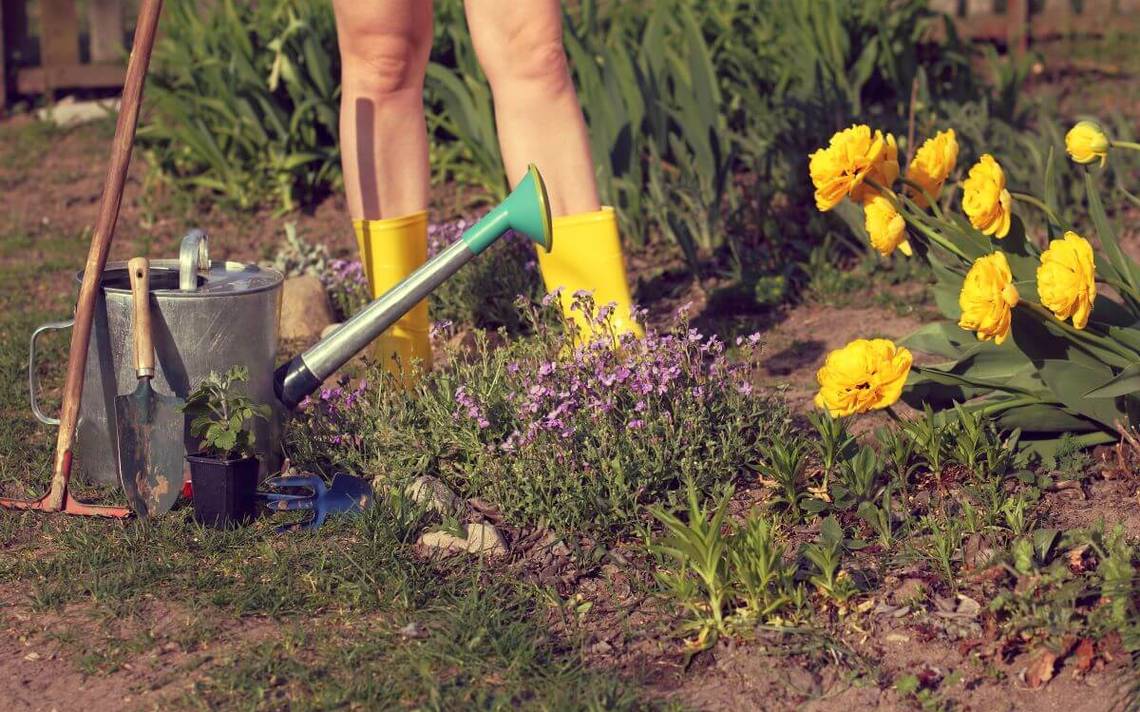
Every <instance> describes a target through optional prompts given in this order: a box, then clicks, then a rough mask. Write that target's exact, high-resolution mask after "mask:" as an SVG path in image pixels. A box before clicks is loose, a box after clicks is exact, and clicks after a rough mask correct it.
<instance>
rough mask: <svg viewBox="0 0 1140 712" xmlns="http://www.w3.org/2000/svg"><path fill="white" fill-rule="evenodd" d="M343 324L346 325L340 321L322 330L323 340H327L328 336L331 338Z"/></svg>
mask: <svg viewBox="0 0 1140 712" xmlns="http://www.w3.org/2000/svg"><path fill="white" fill-rule="evenodd" d="M343 324H344V322H342V321H338V322H336V323H335V324H329V325H328V326H326V327H325V328H323V329H321V338H322V339H323V338H325V337H326V336H329V335H330V334H332V333H333V332H334V331H336V330H337V329H339V328H340V327H341V326H342V325H343Z"/></svg>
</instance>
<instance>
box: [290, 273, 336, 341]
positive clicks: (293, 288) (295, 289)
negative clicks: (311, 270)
mask: <svg viewBox="0 0 1140 712" xmlns="http://www.w3.org/2000/svg"><path fill="white" fill-rule="evenodd" d="M332 323H333V312H332V306H330V305H329V295H328V292H326V291H325V285H323V284H321V280H319V279H317V278H316V277H314V276H313V275H310V274H305V275H301V276H300V277H290V278H289V279H286V280H285V285H284V287H283V289H282V290H281V338H282V339H315V338H317V337H318V336H320V335H321V332H322V331H324V329H325V328H326V327H327V326H328V325H329V324H332Z"/></svg>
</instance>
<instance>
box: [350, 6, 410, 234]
mask: <svg viewBox="0 0 1140 712" xmlns="http://www.w3.org/2000/svg"><path fill="white" fill-rule="evenodd" d="M333 8H334V10H335V12H336V21H337V38H338V42H339V44H340V53H341V65H342V71H341V106H340V145H341V163H342V166H343V169H344V185H345V193H346V195H347V197H348V210H349V213H350V214H351V215H352V217H353V218H354V219H358V220H359V219H361V218H365V219H369V220H375V219H379V218H391V217H399V216H402V215H407V214H409V213H414V212H416V211H419V210H424V209H425V208H426V207H427V203H428V186H429V180H430V169H429V167H428V147H427V127H426V124H425V121H424V104H423V85H424V73H425V71H426V69H427V63H428V57H429V54H430V52H431V34H432V31H431V24H432V7H431V3H430V2H424V1H423V0H333Z"/></svg>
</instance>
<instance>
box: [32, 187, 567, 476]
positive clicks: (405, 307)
mask: <svg viewBox="0 0 1140 712" xmlns="http://www.w3.org/2000/svg"><path fill="white" fill-rule="evenodd" d="M512 229H513V230H516V231H518V232H521V233H523V234H525V235H527V236H528V237H529V238H530V239H531V240H533V241H534V242H535V243H536V244H538V245H541V246H542V247H543V249H545V250H546V251H548V252H549V251H550V248H551V226H550V208H549V203H548V200H547V196H546V187H545V185H544V184H543V181H542V176H541V175H540V174H539V173H538V170H537V168H535V167H534V166H533V165H532V166H530V168H529V170H528V171H527V175H526V177H525V178H524V179H523V180H522V181H521V182H520V183H519V185H518V186H517V187H516V188H515V189H514V190H513V191H512V192H511V194H510V195H509V196H507V198H506V200H504V201H503V202H502V203H500V204H499V205H498V206H497V207H495V208H494V209H493V210H491V212H489V213H488V214H487V215H486V216H485V217H484V218H483V219H482V220H480V221H479V222H478V223H476V224H475V225H473V226H472V227H471V228H469V229H468V230H467V231H466V232H464V233H463V235H462V237H461V238H460V239H459V240H456V242H455V243H454V244H452V245H451V246H449V247H448V248H446V249H445V250H444V251H443V252H441V253H439V254H438V255H437V256H436V257H435V258H433V259H432V260H431V261H429V262H427V263H426V264H424V265H423V266H422V267H420V268H419V269H418V270H416V271H415V272H414V273H412V274H411V275H409V276H408V277H407V278H406V279H405V280H404V281H402V282H400V283H399V284H397V285H396V286H395V287H393V288H392V289H391V290H389V291H388V292H387V293H386V294H384V295H382V296H381V297H379V298H378V299H376V300H375V301H373V302H372V303H370V304H369V305H367V306H366V307H365V308H364V309H362V310H361V311H360V312H358V313H357V314H356V315H355V316H354V317H352V318H351V319H349V320H348V321H346V322H345V323H344V324H343V325H342V326H341V327H340V328H338V329H337V330H336V331H335V332H334V333H332V334H330V335H329V336H328V337H326V338H325V339H323V340H321V341H320V342H318V343H317V344H316V345H314V346H313V347H312V348H310V349H309V350H308V351H305V352H304V353H303V354H301V355H299V356H297V357H296V358H294V359H293V360H292V361H290V362H289V363H287V364H284V365H283V366H281V367H280V368H278V369H276V370H274V365H275V363H276V358H277V340H278V339H277V335H278V330H277V327H278V317H279V315H280V311H281V286H282V284H283V282H284V277H283V276H282V275H281V273H280V272H278V271H276V270H273V269H266V268H261V267H257V266H256V265H248V264H243V263H240V262H223V263H220V264H211V263H210V260H209V255H208V249H207V239H206V235H205V233H203V232H201V231H200V230H195V231H192V232H190V233H189V234H187V235H186V237H184V238H183V240H182V247H181V250H180V252H179V259H178V260H153V261H152V262H151V284H150V290H151V294H152V300H153V301H152V306H151V311H152V319H153V326H152V329H153V338H154V347H155V376H154V380H153V383H154V386H155V389H156V390H158V391H160V392H163V393H172V394H174V395H175V396H178V397H181V398H185V397H186V396H187V394H188V393H189V392H190V391H191V390H193V389H194V388H195V387H196V386H197V385H198V382H199V381H200V380H201V379H202V378H204V377H205V376H206V375H207V374H209V373H210V371H224V370H226V369H228V368H230V367H231V366H234V365H237V364H241V365H244V366H246V367H247V368H248V370H249V381H248V382H247V383H246V384H244V385H245V388H246V392H247V394H248V395H249V396H250V397H251V398H252V399H253V400H254V401H255V402H258V403H268V404H271V405H272V406H273V413H274V415H273V417H271V418H270V419H269V420H268V421H257V422H255V423H254V425H253V427H254V429H255V430H254V432H255V437H256V439H255V448H256V450H257V454H258V457H259V459H260V460H261V473H260V474H261V476H262V477H264V476H265V475H267V474H268V473H272V472H276V471H277V469H278V466H279V464H280V459H281V449H280V442H281V434H282V431H283V423H284V416H285V413H286V411H288V410H292V409H293V408H296V407H297V405H298V404H299V403H300V402H301V401H302V400H304V398H305V396H307V395H309V394H310V393H312V392H314V391H315V390H317V389H318V388H320V386H321V384H322V383H323V382H324V380H325V379H326V378H328V377H329V376H330V375H332V374H333V373H334V372H336V371H337V370H338V369H339V368H340V367H341V366H343V365H344V364H345V363H347V362H348V361H349V360H351V359H352V358H353V357H354V356H356V354H358V353H359V352H360V351H362V350H363V349H364V348H366V347H367V346H368V344H369V343H371V342H372V341H373V340H374V339H375V338H376V337H378V336H379V335H380V334H381V333H382V332H383V331H384V330H385V329H387V328H388V327H389V326H391V325H392V324H394V323H395V322H396V321H397V320H399V318H400V317H402V316H403V315H404V314H405V313H407V312H408V311H409V310H410V309H411V308H412V307H413V306H415V305H416V304H418V303H419V302H420V301H422V300H423V299H424V298H425V297H427V295H428V294H430V293H431V292H432V291H433V290H434V289H435V288H436V287H438V286H439V285H440V284H442V283H443V282H444V281H446V280H447V279H448V278H449V277H451V275H453V274H455V272H456V271H458V270H459V269H460V268H461V267H463V265H465V264H467V263H468V262H469V261H471V260H472V259H474V258H475V257H476V256H477V255H479V254H480V253H482V252H483V251H484V250H485V249H487V248H488V247H490V246H491V245H492V244H494V243H495V241H497V240H498V239H499V238H500V237H502V236H503V235H504V234H506V232H507V231H509V230H512ZM82 277H83V274H82V272H80V273H79V274H78V275H77V277H76V279H77V280H82ZM100 286H101V287H102V288H101V290H100V291H99V296H98V299H97V303H96V308H95V321H94V326H93V329H92V334H91V342H90V344H89V346H88V357H87V366H86V372H85V373H86V376H85V378H84V385H83V398H82V401H81V404H80V412H79V423H78V432H77V435H76V444H75V464H76V469H77V470H78V472H79V473H80V476H82V477H83V478H85V479H86V480H88V481H94V482H100V483H107V484H118V483H119V481H120V479H119V478H120V475H119V463H118V454H117V453H118V448H117V434H116V432H115V396H116V395H118V394H120V393H126V392H130V391H131V390H133V389H134V387H135V384H136V381H137V377H136V374H135V369H134V363H133V360H132V358H131V355H132V350H131V349H132V343H133V342H132V339H133V333H132V328H131V309H132V304H131V290H130V284H129V279H128V273H127V268H126V263H112V264H111V265H109V266H108V267H107V268H106V269H105V270H104V272H103V276H102V280H101V285H100ZM72 323H73V322H72V321H62V322H52V323H49V324H44V325H42V326H40V327H39V328H37V329H36V330H35V331H34V332H32V337H31V346H30V353H29V365H28V385H29V391H30V397H31V406H32V412H33V413H34V414H35V416H36V418H38V419H39V420H40V421H41V422H43V423H45V424H48V425H58V424H59V420H58V419H55V418H51V417H49V416H47V415H45V414H44V413H43V411H42V409H41V408H40V407H39V403H38V402H37V396H36V393H37V390H38V388H37V378H36V362H37V358H36V342H37V339H38V338H39V336H40V335H41V334H43V333H45V332H48V331H53V330H59V329H66V328H69V327H70V326H71V325H72ZM182 448H183V451H184V452H185V453H189V454H193V453H194V452H195V451H196V449H197V448H196V443H195V442H194V439H193V438H191V437H190V434H189V426H188V424H187V427H185V428H184V430H183V442H182Z"/></svg>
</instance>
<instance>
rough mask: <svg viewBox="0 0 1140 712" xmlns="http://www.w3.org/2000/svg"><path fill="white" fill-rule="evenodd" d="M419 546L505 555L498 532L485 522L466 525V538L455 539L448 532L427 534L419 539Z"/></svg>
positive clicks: (470, 552)
mask: <svg viewBox="0 0 1140 712" xmlns="http://www.w3.org/2000/svg"><path fill="white" fill-rule="evenodd" d="M420 546H423V547H425V548H428V549H441V550H443V551H449V552H466V553H468V554H484V555H486V556H501V555H503V554H506V553H507V543H506V542H505V541H503V536H502V535H501V534H499V530H498V529H496V528H495V527H494V526H493V525H491V524H487V523H486V522H476V523H474V524H468V525H467V537H466V538H462V537H457V536H455V535H454V534H452V533H450V532H443V531H436V532H427V533H425V534H423V535H422V536H421V537H420Z"/></svg>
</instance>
